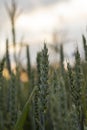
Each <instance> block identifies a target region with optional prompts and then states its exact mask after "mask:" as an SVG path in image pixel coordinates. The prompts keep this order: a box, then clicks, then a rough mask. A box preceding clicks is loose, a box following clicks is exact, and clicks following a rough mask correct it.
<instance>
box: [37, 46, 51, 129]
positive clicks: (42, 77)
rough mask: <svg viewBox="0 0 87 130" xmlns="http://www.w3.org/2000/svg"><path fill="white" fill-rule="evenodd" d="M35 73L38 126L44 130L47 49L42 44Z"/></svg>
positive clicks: (47, 69)
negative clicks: (37, 94)
mask: <svg viewBox="0 0 87 130" xmlns="http://www.w3.org/2000/svg"><path fill="white" fill-rule="evenodd" d="M37 71H38V86H39V87H38V91H39V99H38V102H39V114H40V126H41V127H42V129H43V130H45V126H46V124H45V123H46V120H45V116H46V111H47V96H48V71H49V62H48V49H47V47H46V44H44V48H43V50H42V51H41V52H40V53H38V57H37Z"/></svg>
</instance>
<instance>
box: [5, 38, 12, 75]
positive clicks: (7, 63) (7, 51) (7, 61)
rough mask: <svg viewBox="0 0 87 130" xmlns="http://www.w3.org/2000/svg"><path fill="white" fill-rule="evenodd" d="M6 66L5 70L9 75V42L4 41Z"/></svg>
mask: <svg viewBox="0 0 87 130" xmlns="http://www.w3.org/2000/svg"><path fill="white" fill-rule="evenodd" d="M6 65H7V69H8V71H9V74H11V62H10V57H9V42H8V39H7V40H6Z"/></svg>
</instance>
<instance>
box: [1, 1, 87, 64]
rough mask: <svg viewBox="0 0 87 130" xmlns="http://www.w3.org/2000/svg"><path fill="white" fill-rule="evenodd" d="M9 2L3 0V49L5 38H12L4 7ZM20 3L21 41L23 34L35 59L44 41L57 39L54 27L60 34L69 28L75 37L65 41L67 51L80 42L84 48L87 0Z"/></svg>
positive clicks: (19, 34)
mask: <svg viewBox="0 0 87 130" xmlns="http://www.w3.org/2000/svg"><path fill="white" fill-rule="evenodd" d="M5 2H7V3H8V5H10V0H7V1H6V0H0V37H1V38H0V42H1V44H2V49H1V48H0V50H1V53H2V52H3V50H4V49H5V47H4V46H5V39H6V38H7V37H8V38H9V39H10V42H11V36H10V34H11V31H10V29H11V28H10V21H9V17H8V14H7V12H6V10H5V7H4V3H5ZM17 3H18V7H19V9H21V10H22V13H21V15H20V17H18V19H17V20H16V31H17V42H18V43H19V42H20V40H21V38H22V37H23V41H24V42H26V43H29V44H30V49H31V57H32V62H33V63H34V62H35V56H36V52H37V51H38V50H39V49H40V48H41V46H42V43H43V42H44V41H46V42H47V43H48V44H51V43H52V42H53V37H52V34H53V32H54V31H57V32H58V35H62V34H61V32H65V34H66V37H67V39H71V41H70V40H69V41H68V42H67V44H66V45H65V53H66V52H67V55H70V54H71V52H73V48H74V47H75V45H76V44H77V43H78V45H79V48H80V50H81V48H82V45H81V34H83V33H84V34H86V25H87V0H26V1H25V0H17ZM59 32H60V33H59ZM86 35H87V34H86ZM81 53H83V52H82V50H81Z"/></svg>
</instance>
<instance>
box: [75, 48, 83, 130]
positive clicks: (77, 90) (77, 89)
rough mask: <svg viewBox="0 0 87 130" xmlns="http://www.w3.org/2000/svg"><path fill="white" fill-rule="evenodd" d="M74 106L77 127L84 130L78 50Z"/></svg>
mask: <svg viewBox="0 0 87 130" xmlns="http://www.w3.org/2000/svg"><path fill="white" fill-rule="evenodd" d="M74 81H75V82H74V83H75V96H76V99H75V106H76V110H77V114H78V119H79V127H80V129H83V130H84V113H83V103H82V89H83V73H82V69H81V58H80V53H79V50H78V49H77V51H76V53H75V77H74Z"/></svg>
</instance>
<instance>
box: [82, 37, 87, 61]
mask: <svg viewBox="0 0 87 130" xmlns="http://www.w3.org/2000/svg"><path fill="white" fill-rule="evenodd" d="M82 40H83V48H84V52H85V60H86V61H87V41H86V38H85V36H84V35H82Z"/></svg>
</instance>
